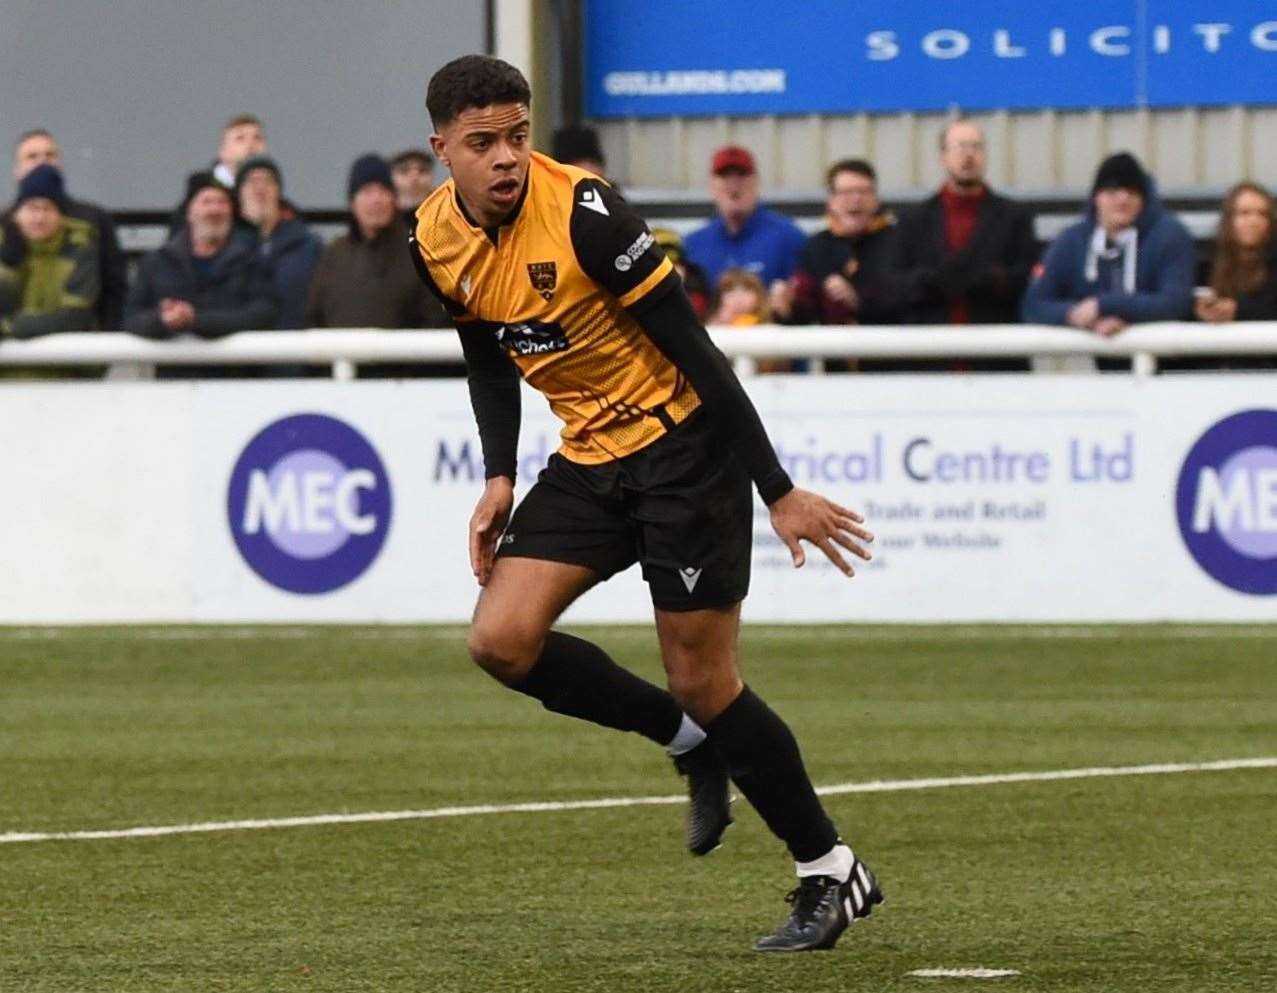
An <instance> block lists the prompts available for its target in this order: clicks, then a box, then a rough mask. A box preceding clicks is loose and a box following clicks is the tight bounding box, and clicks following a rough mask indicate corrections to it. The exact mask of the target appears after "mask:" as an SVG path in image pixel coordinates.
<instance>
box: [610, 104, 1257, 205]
mask: <svg viewBox="0 0 1277 993" xmlns="http://www.w3.org/2000/svg"><path fill="white" fill-rule="evenodd" d="M972 116H973V118H974V119H975V120H977V121H979V122H980V123H981V124H982V125H983V126H984V127H985V130H986V133H987V137H988V145H989V180H990V182H991V183H992V184H993V185H994V186H995V187H998V188H999V189H1004V190H1009V191H1013V192H1019V193H1022V194H1030V193H1032V194H1043V193H1055V192H1059V193H1068V194H1077V193H1081V192H1085V191H1086V190H1087V189H1088V187H1089V185H1090V182H1091V177H1092V174H1093V173H1094V171H1095V166H1096V164H1097V163H1098V162H1099V160H1100V159H1101V158H1103V157H1104V156H1105V155H1107V154H1108V153H1110V152H1114V151H1120V150H1127V151H1131V152H1134V153H1135V154H1136V155H1138V156H1139V157H1140V159H1141V160H1142V161H1143V162H1144V163H1145V165H1146V166H1147V167H1148V168H1149V169H1150V170H1151V171H1152V172H1153V174H1154V175H1156V176H1157V178H1158V181H1159V182H1160V184H1161V186H1162V188H1163V189H1166V190H1175V191H1194V192H1215V191H1222V190H1223V189H1225V188H1227V187H1228V186H1230V185H1232V184H1233V183H1234V182H1236V181H1237V180H1239V179H1242V178H1252V179H1257V180H1259V181H1260V182H1266V183H1268V184H1270V185H1277V108H1273V107H1225V108H1214V107H1212V108H1184V109H1180V110H1130V111H1100V110H1095V111H1082V112H1076V111H1068V112H1062V111H1040V112H1033V113H1020V112H1017V113H1009V112H1005V111H1000V112H996V113H991V114H975V115H972ZM947 119H948V116H947V115H944V114H896V115H870V114H857V115H853V116H848V117H821V116H817V115H813V116H810V117H737V118H728V117H709V118H667V119H658V120H637V119H635V120H625V121H605V122H602V123H600V124H598V127H599V130H600V133H601V134H602V136H603V144H604V149H605V151H606V152H607V155H608V167H609V172H610V173H611V174H612V175H613V176H614V177H615V178H616V179H617V180H619V181H620V182H622V183H623V184H625V186H626V187H629V188H634V189H643V190H662V191H671V192H672V191H684V190H686V191H691V192H697V193H703V192H704V190H705V186H706V173H707V171H708V163H709V157H710V155H711V154H712V153H713V150H714V149H715V148H717V147H718V146H720V145H722V144H726V143H727V142H737V143H739V144H742V145H746V146H747V147H749V148H750V149H752V150H753V152H754V154H755V155H756V156H757V158H758V163H759V170H760V172H761V173H762V178H763V187H764V189H765V190H767V191H768V192H769V193H772V194H782V195H783V194H794V195H812V194H815V193H818V191H819V190H820V189H821V187H822V184H823V174H824V170H825V169H826V168H827V167H828V166H829V165H830V164H831V163H832V162H834V161H836V160H837V159H840V158H844V157H846V156H863V157H865V158H868V159H870V160H872V161H873V162H874V164H875V166H876V168H877V169H878V173H879V185H880V187H881V189H882V190H883V192H885V193H887V194H889V195H890V194H900V195H914V194H917V193H919V192H921V191H923V190H930V189H933V188H934V187H935V186H936V185H938V183H939V182H940V177H941V172H940V167H939V163H938V161H937V138H938V135H939V132H940V129H941V128H942V126H943V125H944V122H945V121H946V120H947Z"/></svg>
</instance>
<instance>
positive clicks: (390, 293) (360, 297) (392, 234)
mask: <svg viewBox="0 0 1277 993" xmlns="http://www.w3.org/2000/svg"><path fill="white" fill-rule="evenodd" d="M305 323H306V326H307V327H312V328H438V327H451V326H452V325H451V321H450V320H449V319H448V316H447V314H445V313H444V310H443V307H442V305H441V304H440V303H439V302H438V300H436V299H435V296H434V294H433V293H431V292H430V290H428V289H427V288H426V286H425V284H423V283H422V281H421V277H420V276H418V275H417V270H416V269H415V268H414V267H413V264H412V256H411V255H409V254H408V231H407V229H406V228H405V227H404V226H403V224H402V223H401V222H400V220H399V218H398V217H396V218H395V220H394V222H393V223H391V225H390V226H389V227H388V228H386V229H385V230H384V231H381V232H380V233H378V234H377V235H376V237H374V238H372V239H369V240H365V239H364V238H361V237H360V236H359V234H358V232H357V231H354V230H352V231H351V233H350V234H346V235H342V236H341V237H340V238H338V239H337V240H336V241H333V242H330V243H329V244H328V246H327V247H326V248H325V249H324V254H323V255H322V256H320V259H319V265H318V266H317V267H316V268H315V276H314V278H313V279H312V280H311V284H310V294H309V296H308V297H307V299H306V320H305Z"/></svg>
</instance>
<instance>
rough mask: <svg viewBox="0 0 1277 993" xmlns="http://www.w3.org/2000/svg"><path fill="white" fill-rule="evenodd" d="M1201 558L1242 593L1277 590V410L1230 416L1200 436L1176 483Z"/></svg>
mask: <svg viewBox="0 0 1277 993" xmlns="http://www.w3.org/2000/svg"><path fill="white" fill-rule="evenodd" d="M1175 512H1176V517H1177V518H1178V520H1179V530H1180V534H1181V535H1182V536H1183V538H1184V544H1185V545H1187V546H1188V550H1189V552H1190V553H1191V554H1192V556H1193V558H1194V559H1196V560H1197V564H1198V565H1200V566H1201V567H1202V568H1203V569H1205V570H1206V572H1207V573H1209V574H1210V575H1211V576H1212V577H1214V578H1215V579H1217V580H1218V581H1219V582H1221V583H1223V584H1224V585H1225V586H1228V587H1230V588H1231V589H1234V590H1238V591H1239V592H1242V593H1252V594H1257V595H1266V594H1273V593H1277V411H1275V410H1246V411H1243V412H1241V413H1240V414H1233V415H1232V416H1231V417H1226V418H1224V419H1223V420H1222V421H1220V422H1219V423H1217V424H1215V425H1214V426H1213V427H1211V428H1210V429H1209V430H1208V431H1207V432H1206V433H1205V434H1203V435H1202V436H1201V437H1200V438H1198V439H1197V443H1196V444H1194V445H1193V447H1192V449H1191V450H1190V451H1189V453H1188V457H1187V458H1186V459H1185V460H1184V465H1183V467H1182V468H1181V469H1180V473H1179V483H1178V484H1177V486H1176V488H1175Z"/></svg>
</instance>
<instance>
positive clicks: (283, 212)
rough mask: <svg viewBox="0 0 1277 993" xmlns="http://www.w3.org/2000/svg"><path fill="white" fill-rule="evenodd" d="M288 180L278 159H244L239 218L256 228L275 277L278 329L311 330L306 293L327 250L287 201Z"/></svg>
mask: <svg viewBox="0 0 1277 993" xmlns="http://www.w3.org/2000/svg"><path fill="white" fill-rule="evenodd" d="M283 194H284V178H283V175H282V174H281V173H280V171H279V166H278V165H276V164H275V161H274V160H273V159H269V158H267V157H266V156H264V155H262V156H256V157H254V158H250V159H245V160H244V161H243V162H242V163H241V164H240V167H239V174H238V175H237V176H236V178H235V197H236V199H237V201H238V202H239V214H240V217H241V218H242V219H243V220H244V222H245V223H247V224H250V225H252V227H253V232H254V236H255V237H254V241H255V245H256V250H257V257H258V260H259V261H260V262H261V264H262V266H263V268H265V269H266V270H267V272H268V273H269V274H270V281H271V289H272V291H273V293H274V296H275V304H276V306H277V308H278V316H277V318H276V321H275V327H277V328H281V329H284V328H304V327H305V326H306V294H307V292H308V291H309V289H310V280H311V276H312V275H313V274H314V271H315V266H316V265H317V264H318V262H319V255H320V253H321V252H322V251H323V245H322V243H321V242H320V240H319V239H318V238H317V237H316V236H315V235H314V234H312V233H311V231H310V229H309V228H308V227H307V226H306V224H305V222H304V221H302V219H301V218H300V217H298V216H297V211H296V210H295V209H294V208H293V206H292V204H290V203H289V202H288V201H287V200H285V199H284V196H283Z"/></svg>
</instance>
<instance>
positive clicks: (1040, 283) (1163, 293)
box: [1021, 188, 1196, 324]
mask: <svg viewBox="0 0 1277 993" xmlns="http://www.w3.org/2000/svg"><path fill="white" fill-rule="evenodd" d="M1095 225H1096V220H1095V206H1094V204H1092V206H1091V208H1090V210H1088V211H1087V215H1086V220H1084V221H1079V222H1078V223H1077V224H1074V225H1073V226H1071V227H1068V228H1066V229H1065V230H1064V231H1063V232H1061V233H1060V236H1059V237H1058V238H1056V239H1055V241H1054V242H1052V244H1051V247H1050V248H1049V249H1047V253H1046V258H1045V259H1043V263H1042V265H1043V268H1042V274H1041V275H1040V276H1038V277H1037V279H1035V280H1034V281H1033V282H1032V283H1030V284H1029V288H1028V290H1026V291H1025V294H1024V302H1023V304H1022V306H1021V313H1022V315H1023V317H1024V320H1025V321H1027V322H1029V323H1031V324H1067V323H1068V313H1069V308H1070V307H1072V306H1073V305H1074V304H1075V303H1077V302H1078V301H1079V300H1085V299H1086V298H1087V297H1091V296H1093V297H1095V298H1096V299H1097V300H1098V301H1099V305H1100V314H1101V315H1103V316H1113V317H1120V318H1121V319H1122V320H1124V321H1126V322H1127V323H1129V324H1136V323H1139V322H1143V321H1179V320H1184V319H1186V318H1187V317H1189V315H1190V314H1191V313H1192V309H1193V273H1194V269H1195V268H1196V254H1195V250H1194V248H1193V236H1192V235H1191V234H1189V232H1188V229H1187V228H1186V227H1184V225H1183V224H1182V223H1180V220H1179V218H1177V217H1175V216H1174V215H1173V214H1171V213H1169V212H1168V211H1167V210H1166V208H1165V207H1163V206H1162V201H1161V199H1160V198H1159V197H1158V195H1157V190H1156V189H1155V188H1154V189H1151V190H1150V192H1149V195H1148V197H1147V199H1146V200H1145V202H1144V209H1143V210H1142V211H1141V212H1140V216H1139V217H1138V218H1137V219H1136V221H1135V227H1136V229H1137V230H1138V232H1139V244H1138V246H1137V248H1136V253H1135V292H1134V293H1124V292H1120V291H1119V292H1113V291H1111V290H1109V289H1108V288H1107V287H1102V286H1101V285H1100V284H1099V283H1098V282H1096V281H1092V280H1089V279H1087V277H1086V257H1087V253H1088V251H1090V246H1091V238H1092V236H1093V234H1094V232H1095Z"/></svg>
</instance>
